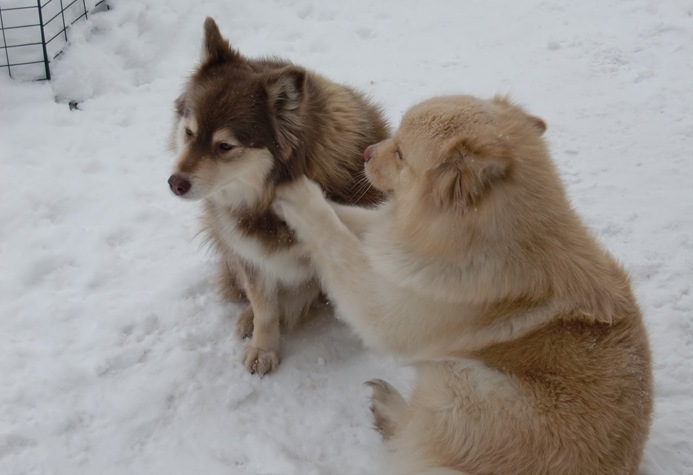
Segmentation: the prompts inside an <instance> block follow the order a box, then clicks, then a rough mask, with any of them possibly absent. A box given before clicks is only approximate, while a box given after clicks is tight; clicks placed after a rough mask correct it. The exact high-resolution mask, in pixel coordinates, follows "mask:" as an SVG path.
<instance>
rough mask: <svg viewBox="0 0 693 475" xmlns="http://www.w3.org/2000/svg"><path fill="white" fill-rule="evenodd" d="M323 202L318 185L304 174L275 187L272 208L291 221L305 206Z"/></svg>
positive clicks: (295, 218)
mask: <svg viewBox="0 0 693 475" xmlns="http://www.w3.org/2000/svg"><path fill="white" fill-rule="evenodd" d="M324 202H325V196H324V195H323V192H322V189H321V188H320V185H318V184H317V183H315V182H314V181H311V180H310V179H309V178H308V177H306V176H301V177H299V178H297V179H296V180H294V181H293V182H291V183H286V184H283V185H281V186H279V187H277V190H276V193H275V196H274V202H273V203H272V210H273V211H274V212H275V213H276V214H277V215H278V216H279V217H281V218H284V220H286V221H287V222H289V223H291V222H292V221H296V220H297V219H298V217H299V216H300V215H301V213H302V212H304V211H305V210H306V209H307V208H310V207H311V206H313V205H315V204H319V203H324Z"/></svg>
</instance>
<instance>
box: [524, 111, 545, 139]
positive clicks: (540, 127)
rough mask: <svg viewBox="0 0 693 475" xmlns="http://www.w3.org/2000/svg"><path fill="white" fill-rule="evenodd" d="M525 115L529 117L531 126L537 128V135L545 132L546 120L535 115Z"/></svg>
mask: <svg viewBox="0 0 693 475" xmlns="http://www.w3.org/2000/svg"><path fill="white" fill-rule="evenodd" d="M527 117H528V118H529V122H530V123H531V124H532V126H534V128H535V129H537V131H538V132H539V135H544V132H546V122H544V120H543V119H541V118H540V117H537V116H535V115H527Z"/></svg>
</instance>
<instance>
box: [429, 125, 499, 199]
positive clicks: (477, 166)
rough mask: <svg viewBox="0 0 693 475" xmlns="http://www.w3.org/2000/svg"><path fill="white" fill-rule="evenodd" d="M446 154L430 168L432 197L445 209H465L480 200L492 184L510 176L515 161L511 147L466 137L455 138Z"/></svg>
mask: <svg viewBox="0 0 693 475" xmlns="http://www.w3.org/2000/svg"><path fill="white" fill-rule="evenodd" d="M445 156H446V157H447V158H446V159H445V160H444V161H443V162H442V163H441V164H440V165H438V166H437V167H435V168H433V169H431V170H429V171H428V179H429V180H430V189H431V194H430V196H431V198H432V199H433V202H434V204H435V205H436V206H438V207H440V208H443V209H455V210H465V209H467V208H469V207H470V206H474V205H476V204H477V203H479V201H480V200H481V199H482V198H483V196H484V194H485V193H486V192H487V191H488V188H489V186H490V185H492V184H494V183H496V182H498V181H500V180H502V179H503V178H505V177H506V176H507V174H508V171H509V169H510V165H511V162H512V150H511V148H510V147H509V146H507V145H505V144H503V143H501V142H495V143H482V142H476V141H474V140H472V139H467V138H463V139H455V140H453V141H452V142H451V143H450V144H449V145H448V147H447V150H446V152H445Z"/></svg>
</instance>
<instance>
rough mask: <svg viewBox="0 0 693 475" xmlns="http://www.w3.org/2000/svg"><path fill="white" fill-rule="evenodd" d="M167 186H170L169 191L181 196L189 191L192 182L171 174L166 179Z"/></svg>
mask: <svg viewBox="0 0 693 475" xmlns="http://www.w3.org/2000/svg"><path fill="white" fill-rule="evenodd" d="M168 186H170V187H171V191H172V192H173V193H175V194H176V195H178V196H183V195H184V194H186V193H187V192H188V191H190V187H191V186H192V183H190V182H189V181H188V180H186V179H185V178H181V177H180V176H178V175H171V177H170V178H169V179H168Z"/></svg>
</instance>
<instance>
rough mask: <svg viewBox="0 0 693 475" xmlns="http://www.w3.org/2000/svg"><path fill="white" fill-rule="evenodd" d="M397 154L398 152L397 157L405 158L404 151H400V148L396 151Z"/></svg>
mask: <svg viewBox="0 0 693 475" xmlns="http://www.w3.org/2000/svg"><path fill="white" fill-rule="evenodd" d="M395 154H397V158H399V159H400V160H404V155H402V152H400V151H399V150H397V151H396V152H395Z"/></svg>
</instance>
